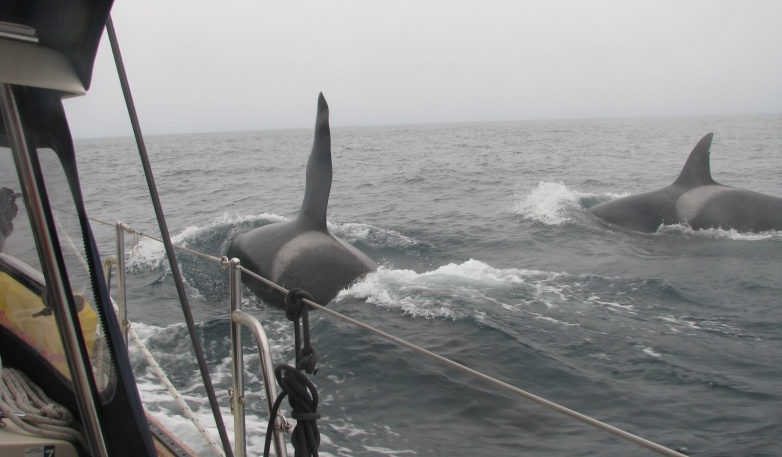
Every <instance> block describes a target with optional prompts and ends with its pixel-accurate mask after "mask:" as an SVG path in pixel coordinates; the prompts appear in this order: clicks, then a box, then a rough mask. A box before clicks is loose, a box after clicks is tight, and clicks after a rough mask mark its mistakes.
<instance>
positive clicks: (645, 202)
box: [587, 133, 782, 233]
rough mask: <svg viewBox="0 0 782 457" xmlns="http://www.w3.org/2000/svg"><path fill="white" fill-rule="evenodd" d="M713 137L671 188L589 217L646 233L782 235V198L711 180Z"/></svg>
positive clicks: (613, 203)
mask: <svg viewBox="0 0 782 457" xmlns="http://www.w3.org/2000/svg"><path fill="white" fill-rule="evenodd" d="M713 137H714V134H713V133H709V134H707V135H706V136H704V137H703V138H702V139H701V140H700V141H699V142H698V144H697V145H695V148H694V149H693V150H692V152H691V153H690V156H689V157H688V158H687V162H686V163H685V164H684V168H682V171H681V173H680V174H679V177H678V178H676V180H675V181H674V182H673V184H671V185H669V186H667V187H663V188H662V189H658V190H654V191H651V192H646V193H642V194H636V195H630V196H627V197H622V198H617V199H614V200H610V201H607V202H605V203H601V204H599V205H595V206H593V207H591V208H589V209H588V210H587V211H588V212H589V213H591V214H592V215H594V216H596V217H598V218H600V219H602V220H604V221H606V222H608V223H610V224H613V225H616V226H619V227H623V228H625V229H629V230H634V231H638V232H646V233H653V232H656V231H657V230H658V229H659V228H660V226H661V225H674V224H685V225H688V226H689V227H690V228H692V229H693V230H702V229H717V228H719V229H724V230H730V229H733V230H736V231H739V232H763V231H768V230H782V198H779V197H774V196H771V195H765V194H761V193H758V192H753V191H751V190H745V189H739V188H736V187H731V186H724V185H722V184H718V183H717V182H716V181H714V179H712V177H711V170H710V167H709V154H710V149H711V141H712V138H713Z"/></svg>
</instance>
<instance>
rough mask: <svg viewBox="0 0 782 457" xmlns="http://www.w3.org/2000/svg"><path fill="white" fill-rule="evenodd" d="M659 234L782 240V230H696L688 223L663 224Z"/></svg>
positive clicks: (723, 238) (749, 239)
mask: <svg viewBox="0 0 782 457" xmlns="http://www.w3.org/2000/svg"><path fill="white" fill-rule="evenodd" d="M657 233H659V234H672V235H686V236H695V237H702V238H711V239H717V240H733V241H782V231H776V230H769V231H767V232H759V233H749V232H739V231H737V230H735V229H728V230H725V229H702V230H694V229H692V228H691V227H690V226H689V225H687V224H674V225H661V226H660V228H658V229H657Z"/></svg>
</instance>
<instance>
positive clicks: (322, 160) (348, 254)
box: [227, 93, 377, 306]
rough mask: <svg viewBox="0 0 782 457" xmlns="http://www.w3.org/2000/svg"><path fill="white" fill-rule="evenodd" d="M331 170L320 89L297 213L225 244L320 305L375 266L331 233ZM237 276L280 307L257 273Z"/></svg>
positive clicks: (279, 300)
mask: <svg viewBox="0 0 782 457" xmlns="http://www.w3.org/2000/svg"><path fill="white" fill-rule="evenodd" d="M331 175H332V169H331V131H330V129H329V107H328V104H327V103H326V99H325V98H324V97H323V93H321V94H320V95H319V97H318V112H317V116H316V119H315V139H314V142H313V145H312V152H311V153H310V157H309V160H308V162H307V177H306V187H305V190H304V200H303V202H302V204H301V209H300V211H299V213H298V216H297V217H296V218H295V219H294V220H291V221H287V222H278V223H274V224H270V225H265V226H263V227H258V228H255V229H253V230H250V231H247V232H243V233H240V234H238V235H236V236H235V237H234V238H233V239H232V240H231V241H230V243H229V247H228V250H227V255H228V257H229V258H238V259H239V260H240V261H241V264H242V266H243V267H245V268H247V269H249V270H251V271H253V272H255V273H258V274H259V275H261V276H262V277H264V278H266V279H269V280H271V281H272V282H274V283H276V284H279V285H281V286H283V287H285V288H286V289H289V290H290V289H294V288H300V289H304V290H305V291H306V292H308V293H310V294H311V295H312V297H313V299H314V301H315V302H316V303H319V304H321V305H326V304H328V302H330V301H331V300H332V299H333V298H334V297H336V296H337V293H338V292H339V291H340V290H342V289H344V288H345V287H346V286H348V285H350V284H351V283H352V282H354V281H355V280H356V279H358V278H359V277H361V276H363V275H365V274H367V273H369V272H372V271H375V270H377V264H376V263H375V262H374V261H373V260H372V259H370V258H369V257H368V256H367V255H366V254H364V253H363V252H361V251H359V250H358V249H356V248H355V247H353V246H351V245H350V244H348V243H346V242H345V241H343V240H341V239H339V238H337V237H336V236H334V235H332V234H331V233H330V232H329V230H328V228H327V226H326V210H327V208H328V203H329V193H330V192H331ZM242 281H243V282H244V283H245V284H246V285H247V286H248V287H249V288H250V290H251V291H252V292H253V293H255V294H256V295H258V296H259V297H260V298H262V299H263V300H264V301H266V302H268V303H271V304H273V305H276V306H284V304H285V297H284V296H283V295H282V294H280V293H279V292H277V291H275V290H273V289H272V288H270V287H269V286H267V285H266V284H264V283H262V282H261V281H259V280H257V279H256V278H253V277H251V276H249V275H247V274H243V275H242Z"/></svg>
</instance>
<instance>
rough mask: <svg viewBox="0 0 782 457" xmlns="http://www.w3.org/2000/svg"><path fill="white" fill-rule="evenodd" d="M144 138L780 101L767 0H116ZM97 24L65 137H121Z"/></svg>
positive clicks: (761, 105)
mask: <svg viewBox="0 0 782 457" xmlns="http://www.w3.org/2000/svg"><path fill="white" fill-rule="evenodd" d="M112 17H113V19H114V24H115V27H116V29H117V34H118V35H119V41H120V46H121V47H122V53H123V57H124V59H125V65H126V68H127V71H128V76H129V79H130V83H131V87H132V90H133V96H134V98H135V101H136V106H137V109H138V111H139V116H140V119H141V126H142V129H143V131H144V132H145V133H147V134H161V133H190V132H219V131H236V130H259V129H273V128H289V127H309V126H311V124H312V123H313V122H314V118H315V107H316V100H317V95H318V92H320V91H323V93H324V95H325V96H326V99H327V100H328V102H329V105H330V107H331V122H332V125H334V126H348V125H350V126H353V125H376V124H411V123H434V122H462V121H497V120H522V119H552V118H584V117H590V118H591V117H625V116H666V115H700V114H756V113H782V51H781V50H780V46H781V45H782V26H780V19H782V1H779V0H768V1H766V0H741V1H739V0H735V1H722V0H709V1H707V0H699V1H684V0H662V1H658V0H655V1H652V0H648V1H642V0H592V1H586V0H583V1H577V0H538V1H530V0H514V1H492V0H478V1H472V0H470V1H467V0H464V1H462V0H416V1H408V0H394V1H369V0H363V1H358V0H356V1H330V0H321V1H277V2H272V1H261V0H226V1H222V2H214V1H208V2H207V1H204V0H117V1H116V3H115V6H114V9H113V12H112ZM113 65H114V64H113V61H112V59H111V50H110V47H109V44H108V38H106V37H105V36H104V39H103V40H102V42H101V48H100V51H99V55H98V60H97V63H96V68H95V73H94V76H93V81H92V88H91V90H90V93H89V94H88V95H87V96H86V97H80V98H77V99H72V100H68V101H66V103H65V107H66V110H67V112H68V114H69V116H70V122H71V127H72V129H73V131H74V135H75V136H77V137H99V136H120V135H122V136H124V135H131V134H132V131H131V129H130V124H129V122H128V120H127V114H126V112H125V111H124V107H123V100H122V96H121V92H120V88H119V82H118V80H117V77H116V74H115V72H114V68H113Z"/></svg>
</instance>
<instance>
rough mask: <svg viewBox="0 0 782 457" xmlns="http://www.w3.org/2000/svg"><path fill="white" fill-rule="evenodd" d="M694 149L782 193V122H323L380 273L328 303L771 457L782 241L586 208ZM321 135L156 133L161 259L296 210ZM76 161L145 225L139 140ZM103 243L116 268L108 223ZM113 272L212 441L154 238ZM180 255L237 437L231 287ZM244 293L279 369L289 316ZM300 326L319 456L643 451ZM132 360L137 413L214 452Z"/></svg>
mask: <svg viewBox="0 0 782 457" xmlns="http://www.w3.org/2000/svg"><path fill="white" fill-rule="evenodd" d="M334 109H338V107H334ZM708 132H714V133H715V137H714V143H713V146H712V154H711V156H712V161H711V167H712V175H713V177H714V178H715V180H716V181H718V182H720V183H723V184H727V185H733V186H736V187H742V188H746V189H751V190H755V191H758V192H763V193H767V194H771V195H776V196H782V184H781V183H780V172H779V169H780V165H782V155H780V152H782V116H780V115H770V116H744V117H698V118H650V119H610V120H557V121H529V122H509V123H478V124H449V125H416V126H382V127H355V128H333V129H332V151H333V152H332V154H333V167H334V181H333V184H332V191H331V199H330V205H329V213H328V217H329V224H330V229H331V231H332V232H333V233H334V234H336V235H337V236H339V237H341V238H343V239H345V240H347V241H348V242H350V243H352V244H354V245H355V246H357V247H358V248H359V249H361V250H363V251H364V252H365V253H367V254H368V255H369V256H370V257H372V258H373V259H375V260H376V261H377V262H378V263H379V265H380V269H379V270H378V271H377V272H376V273H373V274H370V275H368V276H367V277H366V278H364V279H362V280H360V281H359V282H357V283H356V284H354V285H353V286H352V287H350V288H349V289H347V290H345V291H343V292H342V293H340V295H339V296H338V297H337V298H336V299H335V300H333V301H332V302H331V303H330V304H329V307H330V308H333V309H335V310H337V311H339V312H341V313H344V314H346V315H348V316H351V317H353V318H355V319H358V320H361V321H363V322H365V323H367V324H369V325H372V326H374V327H377V328H379V329H381V330H383V331H385V332H388V333H391V334H394V335H396V336H398V337H401V338H404V339H406V340H408V341H410V342H412V343H415V344H417V345H420V346H422V347H424V348H427V349H429V350H432V351H434V352H437V353H439V354H441V355H443V356H446V357H449V358H451V359H453V360H455V361H457V362H459V363H462V364H464V365H467V366H468V367H471V368H473V369H476V370H479V371H481V372H484V373H486V374H488V375H491V376H494V377H496V378H498V379H500V380H503V381H505V382H508V383H510V384H512V385H514V386H517V387H519V388H522V389H525V390H527V391H529V392H532V393H534V394H536V395H538V396H542V397H544V398H547V399H549V400H551V401H554V402H556V403H559V404H561V405H563V406H566V407H568V408H571V409H574V410H576V411H578V412H581V413H583V414H586V415H589V416H592V417H594V418H596V419H599V420H601V421H604V422H607V423H609V424H611V425H614V426H616V427H619V428H622V429H624V430H627V431H629V432H631V433H634V434H637V435H640V436H642V437H644V438H646V439H649V440H651V441H654V442H657V443H660V444H662V445H665V446H667V447H670V448H673V449H678V450H680V451H681V452H684V453H686V454H690V455H697V456H777V455H782V438H780V437H782V332H781V330H782V302H781V301H780V296H782V268H780V265H782V233H779V232H769V233H761V234H740V233H736V232H733V231H723V230H709V231H702V232H693V231H692V230H690V229H688V228H687V227H684V226H669V227H662V228H661V229H660V230H659V231H658V232H657V233H654V234H640V233H633V232H628V231H623V230H618V229H616V228H613V227H609V226H606V225H605V224H603V223H601V222H600V221H598V220H595V219H594V218H593V217H591V216H590V215H589V214H588V213H586V211H585V210H586V208H588V207H590V206H592V205H595V204H597V203H599V202H602V201H607V200H609V199H612V198H616V197H618V196H621V195H626V194H629V193H636V192H642V191H647V190H653V189H657V188H659V187H663V186H665V185H668V184H669V183H671V182H672V181H673V180H674V179H675V178H676V176H677V175H678V173H679V171H680V169H681V167H682V165H683V164H684V161H685V159H686V158H687V155H688V154H689V152H690V150H691V149H692V147H693V146H694V145H695V143H696V142H697V141H698V140H699V139H700V138H701V137H702V136H703V135H704V134H706V133H708ZM311 142H312V130H311V129H302V130H281V131H258V132H240V133H209V134H198V135H173V136H155V137H149V138H147V147H148V149H149V153H150V156H151V161H152V166H153V170H154V172H155V178H156V180H157V184H158V188H159V190H160V193H161V199H162V202H163V208H164V210H165V212H166V215H167V217H168V224H169V227H170V229H171V233H172V234H173V235H174V241H175V243H177V244H181V245H184V246H187V247H189V248H192V249H196V250H199V251H202V252H205V253H207V254H210V255H213V256H218V257H219V256H221V255H223V254H224V252H225V249H226V242H227V240H228V239H229V238H230V237H231V236H232V235H233V234H234V233H236V232H238V231H241V230H246V229H249V228H252V227H257V226H261V225H264V224H268V223H273V222H277V221H280V220H286V219H289V218H291V217H293V216H294V215H295V214H296V212H297V211H298V208H299V205H300V203H301V199H302V196H303V190H304V169H305V166H306V161H307V158H308V155H309V151H310V147H311ZM77 152H78V157H79V166H80V172H81V175H82V184H83V187H84V189H83V190H84V194H85V199H86V201H87V206H88V211H89V214H90V215H91V216H92V217H94V218H96V219H98V220H101V221H107V222H114V221H118V220H121V221H123V222H125V223H126V224H129V225H131V226H133V227H134V228H136V229H138V230H141V231H143V232H145V233H150V234H156V233H157V232H158V230H157V226H156V223H155V222H154V217H153V212H152V209H151V205H150V203H149V198H148V196H147V189H146V184H145V183H144V181H143V175H142V171H141V167H140V165H139V159H138V157H137V155H136V153H135V146H134V142H133V140H132V139H130V138H118V139H94V140H79V141H77ZM106 170H109V171H108V172H107V171H106ZM94 231H95V232H96V234H97V235H98V238H99V239H100V243H101V250H102V251H103V252H104V256H108V255H111V254H114V245H113V243H114V241H113V229H112V228H111V227H107V226H105V225H103V224H101V223H96V224H95V225H94ZM126 257H127V258H128V261H129V267H128V271H129V276H128V281H129V291H128V297H129V301H130V318H131V320H132V321H133V323H134V328H135V329H136V330H137V331H138V332H139V333H140V334H141V335H142V337H143V338H144V341H145V342H146V344H147V345H148V346H149V347H150V349H151V350H152V352H153V353H154V354H155V355H156V357H157V358H158V360H159V361H160V363H161V365H162V366H163V368H164V369H165V370H166V371H167V372H168V374H169V376H171V378H172V381H173V382H174V384H175V385H176V386H177V387H178V388H179V389H180V391H181V392H183V395H184V397H185V398H186V400H187V401H188V403H189V404H190V405H191V407H192V408H193V409H194V410H195V411H196V413H197V414H198V416H199V417H201V418H202V420H203V421H204V422H205V423H206V424H207V427H208V428H210V429H212V430H214V425H213V421H212V419H211V414H210V412H209V411H208V404H207V401H206V398H205V396H204V394H203V389H202V388H201V387H200V376H199V374H198V369H197V366H196V364H195V361H194V359H193V356H192V353H191V351H190V349H189V344H188V338H187V336H186V329H185V327H184V325H183V324H182V323H181V322H182V321H183V319H182V313H181V310H180V309H179V305H178V302H177V298H176V293H175V289H174V286H173V281H172V279H171V275H170V271H169V269H168V265H167V262H166V261H165V260H164V255H163V248H162V246H161V245H160V244H159V243H157V242H154V241H151V240H149V239H146V238H140V239H132V237H129V239H128V246H127V252H126ZM179 262H180V263H181V266H182V270H183V273H184V277H185V281H186V283H187V287H188V295H189V298H190V301H191V305H192V306H193V309H194V314H195V317H196V320H197V322H198V325H199V329H200V332H201V337H202V339H203V341H204V346H205V349H206V352H207V357H208V362H209V365H210V371H211V373H212V377H213V381H214V383H215V385H216V386H217V389H218V395H219V397H220V398H221V399H222V404H223V405H225V407H224V408H223V415H224V418H225V421H226V423H227V424H228V426H229V428H232V426H231V424H232V420H231V416H230V412H229V410H228V407H227V401H226V398H227V393H226V392H227V389H228V387H229V386H230V374H229V373H230V360H229V358H228V356H229V335H228V317H227V313H228V311H227V309H228V301H227V294H226V290H227V283H228V281H227V274H226V272H225V271H223V270H222V269H221V268H220V267H219V266H216V265H214V264H211V263H209V262H206V261H204V260H202V259H200V258H198V257H195V256H192V255H188V254H183V253H180V257H179ZM245 292H246V294H245V297H244V306H245V309H246V310H247V311H248V312H250V313H251V314H253V315H254V316H256V317H258V318H259V319H260V320H261V322H262V323H263V324H264V326H265V328H266V332H267V333H268V335H269V339H270V340H271V343H272V346H273V350H274V353H275V361H276V362H290V360H291V359H292V358H293V350H292V346H293V337H292V326H291V324H290V323H289V322H288V321H287V320H286V319H285V316H284V312H282V311H281V310H279V309H276V308H272V307H269V306H267V305H266V304H264V303H262V302H261V301H259V300H258V299H256V298H255V297H253V296H252V295H251V294H250V293H249V292H248V291H245ZM312 332H313V340H314V344H315V346H316V347H317V348H318V351H319V352H320V354H321V359H320V363H319V366H320V370H319V372H318V374H317V375H316V376H313V377H312V380H313V381H314V383H315V384H316V385H317V387H318V389H319V394H320V396H321V405H320V408H319V409H320V411H321V413H322V415H323V417H322V419H321V420H319V427H320V430H321V433H322V445H321V455H326V456H413V455H420V456H441V455H442V456H444V455H454V456H456V455H464V456H468V455H469V456H474V455H482V456H483V455H486V456H517V455H534V456H627V455H651V453H650V452H649V451H645V450H643V449H640V448H638V447H636V446H634V445H632V444H628V443H625V442H623V441H621V440H619V439H617V438H614V437H612V436H609V435H607V434H605V433H604V432H601V431H598V430H595V429H592V428H590V427H588V426H586V425H584V424H581V423H579V422H574V421H573V420H570V419H567V418H564V417H561V416H559V415H558V414H556V413H554V412H551V411H548V410H546V409H544V408H543V407H541V406H538V405H535V404H531V403H530V402H528V401H526V400H523V399H518V398H514V397H511V396H509V395H508V394H505V393H501V392H498V391H496V390H495V389H493V388H491V387H488V386H486V385H483V384H481V383H480V382H478V381H476V380H473V379H471V378H469V377H467V376H465V375H463V374H460V373H457V372H454V371H453V370H451V369H449V368H445V367H443V366H440V365H437V364H435V363H433V362H431V361H428V360H425V359H423V358H421V357H419V356H417V355H413V354H411V353H409V352H408V351H407V350H404V349H401V348H398V347H395V346H393V345H391V344H390V343H387V342H385V341H383V340H380V339H378V338H376V337H373V336H371V335H369V334H367V333H366V332H364V331H362V330H360V329H356V328H353V327H351V326H349V325H347V324H344V323H341V322H339V321H335V320H334V319H332V318H330V317H328V316H324V315H321V314H319V313H315V314H314V316H313V322H312ZM248 342H249V340H248ZM247 352H248V353H247V356H246V364H247V368H248V375H247V380H246V382H247V389H248V396H249V398H248V408H249V417H248V420H247V424H248V425H247V428H248V431H249V434H250V437H249V443H248V445H249V451H250V453H251V454H253V455H258V454H261V453H262V449H263V439H264V432H265V419H264V417H265V415H266V412H265V409H264V405H265V400H264V399H263V397H262V388H261V384H260V382H259V378H258V375H259V368H258V361H257V356H256V355H255V353H254V352H252V351H250V350H249V347H248V351H247ZM132 357H133V364H134V369H135V370H136V374H137V378H138V380H139V383H140V390H141V395H142V398H143V399H144V402H145V404H146V406H147V408H148V409H149V410H150V411H152V412H153V413H154V414H155V415H156V417H158V418H160V419H161V420H162V421H163V422H164V423H166V424H167V425H168V426H169V427H171V428H172V429H174V430H176V431H177V432H178V433H181V434H183V435H184V436H186V437H188V442H189V443H190V444H191V445H192V446H193V447H194V448H195V449H196V450H198V451H199V452H200V453H202V454H203V455H210V452H211V451H210V449H209V447H208V446H207V445H206V443H205V442H203V441H202V440H201V439H200V437H198V435H197V433H196V431H195V429H194V428H193V427H192V426H191V425H190V424H189V423H186V422H185V421H184V420H182V419H180V418H179V412H178V410H177V407H176V405H175V404H174V402H173V401H172V400H171V399H170V398H169V397H168V396H167V394H166V393H165V391H164V390H163V389H161V388H160V387H159V386H158V383H157V382H156V380H155V379H154V376H153V375H152V374H151V372H150V370H149V369H148V367H147V365H146V362H145V361H144V360H143V359H142V358H141V356H140V355H139V353H138V351H136V350H135V349H134V350H133V353H132ZM286 407H287V403H286ZM215 436H216V434H215Z"/></svg>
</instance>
